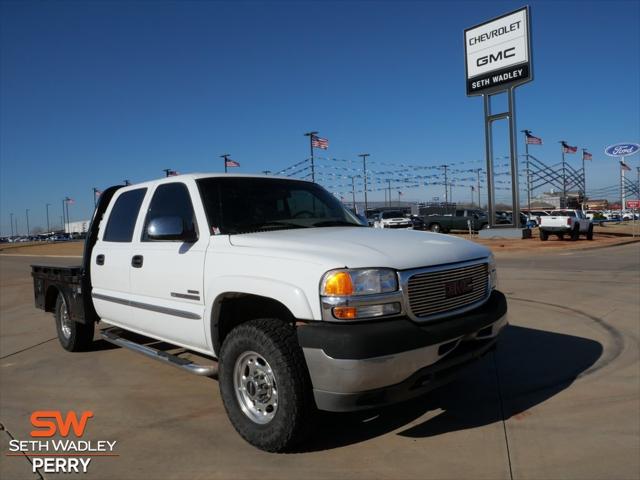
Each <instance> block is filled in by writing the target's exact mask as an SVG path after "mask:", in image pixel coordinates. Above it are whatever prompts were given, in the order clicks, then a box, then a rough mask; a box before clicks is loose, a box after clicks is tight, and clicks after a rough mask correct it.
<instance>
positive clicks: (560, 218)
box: [538, 209, 593, 241]
mask: <svg viewBox="0 0 640 480" xmlns="http://www.w3.org/2000/svg"><path fill="white" fill-rule="evenodd" d="M538 228H539V231H540V240H542V241H546V240H547V239H548V238H549V235H557V236H558V238H559V239H560V240H562V239H564V236H565V235H569V236H570V238H571V240H578V238H579V237H580V235H585V236H586V237H587V240H593V222H592V221H591V220H590V219H589V218H587V216H586V215H585V214H584V212H583V211H582V210H568V209H565V210H553V211H552V212H551V214H550V215H547V216H545V217H540V225H538Z"/></svg>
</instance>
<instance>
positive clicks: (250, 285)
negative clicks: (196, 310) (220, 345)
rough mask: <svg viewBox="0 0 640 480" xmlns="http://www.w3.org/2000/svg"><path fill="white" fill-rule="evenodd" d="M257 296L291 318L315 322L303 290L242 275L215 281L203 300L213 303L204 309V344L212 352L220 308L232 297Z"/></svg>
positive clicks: (282, 283)
mask: <svg viewBox="0 0 640 480" xmlns="http://www.w3.org/2000/svg"><path fill="white" fill-rule="evenodd" d="M242 294H247V295H256V296H259V297H265V298H269V299H272V300H275V301H277V302H279V303H281V304H282V305H284V306H285V307H286V308H287V309H288V310H289V311H290V312H291V314H292V315H293V317H294V318H296V319H300V320H314V319H315V318H314V313H313V309H312V307H311V304H310V302H309V299H308V298H307V295H306V294H305V292H304V291H303V290H302V288H300V287H298V286H296V285H293V284H290V283H286V282H283V281H281V280H275V279H272V278H261V277H252V276H248V275H246V276H243V275H233V276H223V277H216V278H215V279H214V280H213V281H211V282H210V283H209V284H208V285H207V287H206V290H205V295H206V296H205V298H211V299H212V301H211V302H210V303H209V304H208V305H207V307H206V310H205V312H206V314H207V316H206V317H205V319H207V323H206V324H205V332H206V333H205V334H206V336H207V337H209V338H207V343H209V345H210V346H211V347H212V348H214V346H215V345H216V338H214V335H215V332H217V327H218V316H219V311H220V305H221V304H222V301H223V300H224V299H225V298H228V297H230V296H235V295H242Z"/></svg>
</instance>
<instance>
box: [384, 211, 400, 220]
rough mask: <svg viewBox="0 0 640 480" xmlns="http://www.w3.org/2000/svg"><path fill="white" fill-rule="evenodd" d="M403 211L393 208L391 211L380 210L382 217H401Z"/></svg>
mask: <svg viewBox="0 0 640 480" xmlns="http://www.w3.org/2000/svg"><path fill="white" fill-rule="evenodd" d="M402 217H404V213H402V212H401V211H399V210H393V211H391V212H382V218H402Z"/></svg>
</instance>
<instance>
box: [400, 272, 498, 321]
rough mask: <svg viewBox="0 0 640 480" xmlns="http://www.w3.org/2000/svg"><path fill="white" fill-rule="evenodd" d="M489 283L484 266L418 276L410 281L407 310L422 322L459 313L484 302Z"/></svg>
mask: <svg viewBox="0 0 640 480" xmlns="http://www.w3.org/2000/svg"><path fill="white" fill-rule="evenodd" d="M488 281H489V278H488V274H487V264H486V263H480V264H477V265H471V266H468V267H460V268H452V269H450V270H440V271H437V272H425V273H418V274H416V275H413V276H411V277H409V282H408V289H407V290H408V298H409V307H410V308H411V311H412V312H413V314H414V315H415V316H416V317H421V318H422V317H428V316H431V315H437V314H440V313H444V312H449V311H452V310H458V309H460V308H464V307H466V306H467V305H471V304H472V303H476V302H478V301H480V300H482V299H484V298H485V297H486V295H487V288H488ZM457 290H460V291H457Z"/></svg>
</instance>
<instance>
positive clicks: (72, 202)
mask: <svg viewBox="0 0 640 480" xmlns="http://www.w3.org/2000/svg"><path fill="white" fill-rule="evenodd" d="M64 201H65V203H71V204H74V203H75V202H74V201H73V198H69V197H66V198H65V199H64Z"/></svg>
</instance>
